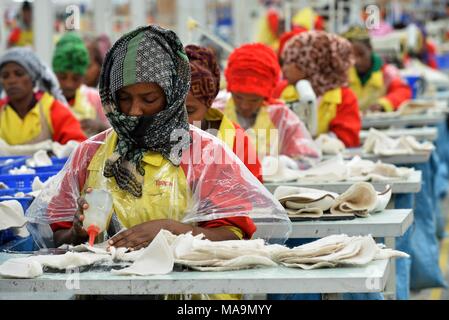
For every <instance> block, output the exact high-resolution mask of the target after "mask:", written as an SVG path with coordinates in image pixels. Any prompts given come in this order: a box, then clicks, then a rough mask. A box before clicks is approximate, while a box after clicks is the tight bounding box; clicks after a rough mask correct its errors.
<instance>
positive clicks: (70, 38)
mask: <svg viewBox="0 0 449 320" xmlns="http://www.w3.org/2000/svg"><path fill="white" fill-rule="evenodd" d="M52 65H53V71H54V72H56V73H59V72H70V71H71V72H74V73H76V74H79V75H85V74H86V71H87V68H88V67H89V52H88V51H87V48H86V45H85V44H84V41H83V40H82V39H81V37H80V36H79V35H77V34H76V33H74V32H68V33H66V34H64V35H63V36H62V37H61V39H60V40H59V41H58V43H57V44H56V48H55V53H54V55H53V62H52Z"/></svg>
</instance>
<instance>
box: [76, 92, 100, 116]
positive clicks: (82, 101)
mask: <svg viewBox="0 0 449 320" xmlns="http://www.w3.org/2000/svg"><path fill="white" fill-rule="evenodd" d="M70 109H71V110H72V112H73V113H74V115H75V117H76V118H77V119H78V120H84V119H96V118H97V111H96V110H95V107H94V106H93V105H92V104H91V103H90V102H89V99H88V98H87V96H86V95H85V94H84V92H83V90H82V89H81V87H80V88H78V90H76V94H75V102H74V104H73V105H72V106H70Z"/></svg>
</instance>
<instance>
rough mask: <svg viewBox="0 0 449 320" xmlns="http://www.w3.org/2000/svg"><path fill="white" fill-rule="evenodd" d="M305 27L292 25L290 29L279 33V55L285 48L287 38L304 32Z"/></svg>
mask: <svg viewBox="0 0 449 320" xmlns="http://www.w3.org/2000/svg"><path fill="white" fill-rule="evenodd" d="M306 31H307V29H306V28H303V27H294V28H293V30H292V31H288V32H284V33H283V34H282V35H281V38H280V39H279V50H278V56H279V57H281V54H282V51H283V50H284V48H285V45H286V43H287V42H288V40H290V39H291V38H293V37H294V36H296V35H298V34H300V33H303V32H306Z"/></svg>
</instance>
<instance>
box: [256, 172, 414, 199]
mask: <svg viewBox="0 0 449 320" xmlns="http://www.w3.org/2000/svg"><path fill="white" fill-rule="evenodd" d="M354 183H355V182H354V181H338V182H312V181H307V182H301V181H298V182H279V183H264V185H265V187H266V188H267V189H268V190H269V191H270V192H274V190H276V188H277V187H279V186H289V187H302V188H313V189H319V190H326V191H332V192H336V193H343V192H345V191H346V190H347V189H349V187H350V186H352V185H353V184H354ZM370 183H371V184H372V185H373V186H374V188H375V189H376V190H377V191H383V190H385V186H386V185H390V186H391V188H392V191H393V194H398V193H418V192H420V191H421V183H422V173H421V171H415V172H413V173H412V174H411V175H410V177H409V178H408V179H407V180H397V181H389V182H370Z"/></svg>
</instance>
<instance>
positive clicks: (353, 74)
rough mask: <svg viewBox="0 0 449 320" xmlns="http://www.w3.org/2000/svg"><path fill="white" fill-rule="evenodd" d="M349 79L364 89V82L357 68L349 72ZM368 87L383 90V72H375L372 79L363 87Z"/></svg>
mask: <svg viewBox="0 0 449 320" xmlns="http://www.w3.org/2000/svg"><path fill="white" fill-rule="evenodd" d="M349 79H350V82H352V83H353V84H357V85H358V86H360V87H362V82H361V81H360V78H359V76H358V74H357V70H356V69H355V67H352V68H351V69H350V70H349ZM351 86H352V85H351ZM367 86H370V87H375V88H383V86H384V78H383V73H382V70H378V71H374V72H373V73H372V74H371V77H370V78H369V79H368V81H367V82H366V83H365V85H364V86H363V87H367Z"/></svg>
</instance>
